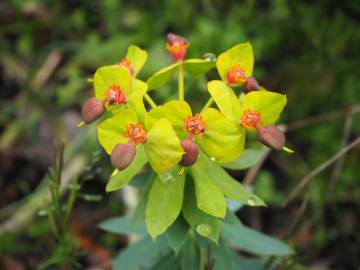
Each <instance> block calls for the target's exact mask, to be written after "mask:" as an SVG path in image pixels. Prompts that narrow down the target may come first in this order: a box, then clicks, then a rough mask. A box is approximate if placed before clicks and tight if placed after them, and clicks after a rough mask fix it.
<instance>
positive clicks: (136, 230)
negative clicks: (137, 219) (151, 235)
mask: <svg viewBox="0 0 360 270" xmlns="http://www.w3.org/2000/svg"><path fill="white" fill-rule="evenodd" d="M98 227H99V228H100V229H102V230H104V231H106V232H110V233H118V234H137V235H145V234H146V228H145V224H143V225H141V226H137V227H132V226H131V221H130V218H129V217H123V216H122V217H113V218H108V219H106V220H104V221H102V222H101V223H100V224H98Z"/></svg>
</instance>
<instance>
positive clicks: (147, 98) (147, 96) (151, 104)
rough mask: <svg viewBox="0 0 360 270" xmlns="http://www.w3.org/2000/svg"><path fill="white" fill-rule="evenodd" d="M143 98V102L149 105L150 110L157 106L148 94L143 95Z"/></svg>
mask: <svg viewBox="0 0 360 270" xmlns="http://www.w3.org/2000/svg"><path fill="white" fill-rule="evenodd" d="M144 98H145V100H146V101H147V103H149V105H150V106H151V108H155V107H156V106H157V105H156V103H155V102H154V100H153V99H152V98H151V97H150V96H149V94H148V93H145V94H144Z"/></svg>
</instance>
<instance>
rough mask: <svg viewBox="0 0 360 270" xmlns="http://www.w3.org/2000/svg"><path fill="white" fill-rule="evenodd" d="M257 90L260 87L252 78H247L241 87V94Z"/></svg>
mask: <svg viewBox="0 0 360 270" xmlns="http://www.w3.org/2000/svg"><path fill="white" fill-rule="evenodd" d="M259 89H260V85H259V83H258V82H257V80H256V79H255V78H254V77H249V78H247V80H246V81H245V83H244V85H243V92H244V93H245V94H247V93H249V92H251V91H258V90H259Z"/></svg>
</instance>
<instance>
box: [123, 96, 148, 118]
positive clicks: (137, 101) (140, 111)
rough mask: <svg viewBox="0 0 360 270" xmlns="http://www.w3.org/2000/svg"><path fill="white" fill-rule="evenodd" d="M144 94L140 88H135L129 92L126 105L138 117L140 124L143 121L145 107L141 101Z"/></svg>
mask: <svg viewBox="0 0 360 270" xmlns="http://www.w3.org/2000/svg"><path fill="white" fill-rule="evenodd" d="M143 97H144V94H143V93H142V92H141V90H137V91H134V92H132V93H131V95H130V98H129V100H128V103H127V104H128V106H129V108H131V109H132V110H134V112H135V113H136V115H137V117H138V119H139V120H140V122H141V123H142V124H144V122H145V114H146V109H145V106H144V102H143Z"/></svg>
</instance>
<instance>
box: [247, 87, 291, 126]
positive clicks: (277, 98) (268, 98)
mask: <svg viewBox="0 0 360 270" xmlns="http://www.w3.org/2000/svg"><path fill="white" fill-rule="evenodd" d="M285 104H286V96H285V95H281V94H278V93H275V92H270V91H252V92H250V93H248V94H246V95H245V98H244V103H243V111H245V110H254V111H257V112H260V113H261V120H262V122H261V123H260V124H261V125H262V126H267V125H269V124H274V123H275V122H276V120H277V119H278V118H279V116H280V113H281V112H282V110H283V109H284V107H285Z"/></svg>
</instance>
